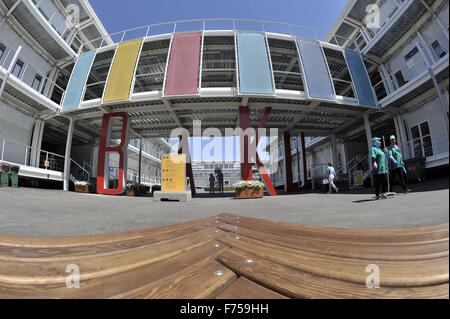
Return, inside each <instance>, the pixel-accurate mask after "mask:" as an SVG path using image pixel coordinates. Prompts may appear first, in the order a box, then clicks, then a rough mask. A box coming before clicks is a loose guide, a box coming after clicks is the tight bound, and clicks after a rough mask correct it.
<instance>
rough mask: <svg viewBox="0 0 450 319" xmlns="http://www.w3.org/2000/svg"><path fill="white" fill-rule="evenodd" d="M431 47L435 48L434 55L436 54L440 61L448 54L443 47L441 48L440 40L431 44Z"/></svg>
mask: <svg viewBox="0 0 450 319" xmlns="http://www.w3.org/2000/svg"><path fill="white" fill-rule="evenodd" d="M431 47H432V48H433V50H434V53H435V54H436V56H437V57H438V59H441V58H443V57H444V56H446V55H447V52H445V50H444V49H443V48H442V46H441V44H440V43H439V41H438V40H436V41H434V42H433V43H431Z"/></svg>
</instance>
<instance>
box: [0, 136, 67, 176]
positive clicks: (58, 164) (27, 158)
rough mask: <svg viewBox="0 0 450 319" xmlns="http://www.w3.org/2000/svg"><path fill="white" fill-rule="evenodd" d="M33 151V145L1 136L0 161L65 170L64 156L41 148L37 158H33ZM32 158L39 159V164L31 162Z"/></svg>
mask: <svg viewBox="0 0 450 319" xmlns="http://www.w3.org/2000/svg"><path fill="white" fill-rule="evenodd" d="M33 151H34V148H33V147H31V146H28V145H26V144H23V143H20V142H16V141H13V140H11V139H8V138H6V137H1V136H0V161H2V162H8V163H13V164H17V165H23V166H31V167H37V168H42V169H47V170H51V171H58V172H63V171H64V160H65V158H64V156H62V155H59V154H56V153H52V152H47V151H44V150H40V151H39V153H38V154H37V158H34V159H33V158H32V157H33V155H32V154H33ZM36 153H37V152H36ZM32 160H34V161H38V163H39V164H38V165H36V164H35V163H31V162H32Z"/></svg>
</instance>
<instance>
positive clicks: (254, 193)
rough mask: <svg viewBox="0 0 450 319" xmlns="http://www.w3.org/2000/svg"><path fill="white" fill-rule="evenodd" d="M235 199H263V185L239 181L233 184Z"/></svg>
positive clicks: (256, 182) (255, 182) (257, 182)
mask: <svg viewBox="0 0 450 319" xmlns="http://www.w3.org/2000/svg"><path fill="white" fill-rule="evenodd" d="M233 186H234V189H235V198H236V199H251V198H263V197H264V187H265V186H264V184H263V183H261V182H259V181H240V182H239V183H237V184H234V185H233Z"/></svg>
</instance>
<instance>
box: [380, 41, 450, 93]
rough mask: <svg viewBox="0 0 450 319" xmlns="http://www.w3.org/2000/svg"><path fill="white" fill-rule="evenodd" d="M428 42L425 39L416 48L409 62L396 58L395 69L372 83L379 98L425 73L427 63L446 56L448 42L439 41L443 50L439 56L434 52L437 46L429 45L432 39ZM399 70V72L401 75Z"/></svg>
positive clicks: (433, 62) (432, 62) (430, 63)
mask: <svg viewBox="0 0 450 319" xmlns="http://www.w3.org/2000/svg"><path fill="white" fill-rule="evenodd" d="M428 42H429V41H427V43H426V46H425V47H423V48H417V52H416V53H415V55H414V57H413V58H411V62H410V63H408V62H406V60H405V59H404V58H403V57H402V59H400V58H397V59H396V61H397V63H396V66H397V67H396V70H392V73H388V74H386V77H384V78H383V79H382V80H381V81H379V82H378V83H376V84H375V85H374V90H375V92H380V93H379V94H377V95H378V96H377V97H378V99H379V100H381V99H382V98H384V97H386V96H390V95H392V94H393V93H395V92H396V91H397V90H399V89H400V88H401V87H403V86H404V85H406V84H408V83H410V82H414V81H416V80H417V78H418V77H419V76H422V75H423V74H426V73H427V72H428V66H427V65H434V64H435V63H437V62H439V61H440V60H443V59H445V58H448V54H449V53H448V42H447V43H446V46H445V44H444V43H441V42H442V41H440V42H439V43H440V45H442V47H440V48H441V49H442V50H443V51H442V53H441V55H439V56H438V55H437V53H436V51H437V48H433V47H432V45H431V43H433V42H434V41H433V42H431V43H428ZM420 50H423V52H424V55H425V56H426V58H427V61H425V58H424V55H423V54H422V53H421V52H420ZM398 61H402V63H401V64H400V65H399V64H398ZM399 72H401V76H400V73H399ZM396 74H397V75H396ZM382 77H383V76H382ZM402 78H403V79H402Z"/></svg>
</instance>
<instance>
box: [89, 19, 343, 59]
mask: <svg viewBox="0 0 450 319" xmlns="http://www.w3.org/2000/svg"><path fill="white" fill-rule="evenodd" d="M212 30H214V31H219V30H232V31H259V32H270V33H281V34H286V35H290V36H292V37H293V36H299V37H304V38H309V39H315V40H319V41H326V36H327V34H328V31H326V30H320V29H318V28H311V27H307V26H302V25H296V24H290V23H283V22H278V21H270V20H258V19H232V18H209V19H192V20H178V21H170V22H163V23H156V24H150V25H145V26H140V27H136V28H131V29H127V30H124V31H120V32H116V33H112V34H109V35H107V36H102V37H99V38H96V39H93V40H89V41H86V42H83V43H82V44H81V47H80V52H82V50H83V48H85V47H86V45H87V44H89V43H91V44H92V43H100V46H99V47H103V46H106V45H107V44H108V43H109V41H107V40H112V41H113V43H120V42H123V41H126V40H131V39H137V38H146V37H149V36H154V35H161V34H170V33H175V32H189V31H212ZM335 41H336V43H340V42H342V41H338V40H337V39H335Z"/></svg>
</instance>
